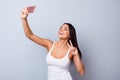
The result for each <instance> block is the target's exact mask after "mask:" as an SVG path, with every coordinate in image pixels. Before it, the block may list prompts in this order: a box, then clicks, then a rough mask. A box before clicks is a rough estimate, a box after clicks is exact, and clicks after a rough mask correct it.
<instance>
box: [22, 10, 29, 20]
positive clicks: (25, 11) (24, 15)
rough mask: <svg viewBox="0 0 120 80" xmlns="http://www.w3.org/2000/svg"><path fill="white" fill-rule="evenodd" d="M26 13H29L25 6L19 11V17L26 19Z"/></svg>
mask: <svg viewBox="0 0 120 80" xmlns="http://www.w3.org/2000/svg"><path fill="white" fill-rule="evenodd" d="M28 15H29V13H28V10H27V8H24V9H23V10H22V11H21V19H26V18H27V16H28Z"/></svg>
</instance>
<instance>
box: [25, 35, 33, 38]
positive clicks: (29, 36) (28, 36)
mask: <svg viewBox="0 0 120 80" xmlns="http://www.w3.org/2000/svg"><path fill="white" fill-rule="evenodd" d="M25 35H26V37H27V38H28V39H31V36H32V35H33V34H25Z"/></svg>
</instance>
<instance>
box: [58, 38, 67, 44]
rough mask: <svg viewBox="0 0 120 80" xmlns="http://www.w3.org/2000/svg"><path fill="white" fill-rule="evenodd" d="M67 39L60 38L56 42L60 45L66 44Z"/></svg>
mask: <svg viewBox="0 0 120 80" xmlns="http://www.w3.org/2000/svg"><path fill="white" fill-rule="evenodd" d="M67 41H68V40H65V39H60V40H59V41H58V44H59V45H60V46H66V44H67Z"/></svg>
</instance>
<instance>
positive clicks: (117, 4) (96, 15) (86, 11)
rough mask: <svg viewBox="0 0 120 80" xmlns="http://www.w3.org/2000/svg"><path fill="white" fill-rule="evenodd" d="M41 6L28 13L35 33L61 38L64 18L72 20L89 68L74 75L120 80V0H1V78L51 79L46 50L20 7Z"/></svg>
mask: <svg viewBox="0 0 120 80" xmlns="http://www.w3.org/2000/svg"><path fill="white" fill-rule="evenodd" d="M29 5H36V9H35V12H34V13H33V14H30V15H29V17H28V20H29V23H30V26H31V29H32V31H33V33H35V34H36V35H38V36H40V37H43V38H48V39H51V40H58V37H57V31H58V29H59V27H60V26H61V25H62V23H64V22H69V23H71V24H73V25H74V26H75V28H76V31H77V38H78V43H79V47H80V49H81V52H82V54H83V58H82V60H83V62H84V64H85V68H86V74H85V76H83V77H81V76H80V75H79V74H78V73H77V72H76V69H75V66H74V65H72V66H70V72H71V74H72V76H73V78H74V80H120V62H119V57H120V0H14V1H10V0H1V1H0V80H47V65H46V62H45V59H46V55H47V51H46V49H45V48H43V47H41V46H39V45H37V44H35V43H34V42H32V41H30V40H29V39H27V38H26V36H25V34H24V31H23V27H22V22H21V19H20V12H21V10H22V9H23V8H24V7H27V6H29Z"/></svg>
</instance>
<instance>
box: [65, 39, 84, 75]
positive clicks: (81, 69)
mask: <svg viewBox="0 0 120 80" xmlns="http://www.w3.org/2000/svg"><path fill="white" fill-rule="evenodd" d="M67 44H68V46H69V48H70V50H71V51H70V52H71V53H72V55H73V61H74V63H75V67H76V70H77V72H78V73H79V74H80V75H82V76H83V75H84V74H85V67H84V64H83V62H82V59H80V56H79V53H78V50H77V48H76V47H74V46H73V44H72V42H71V40H70V44H69V43H67Z"/></svg>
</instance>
